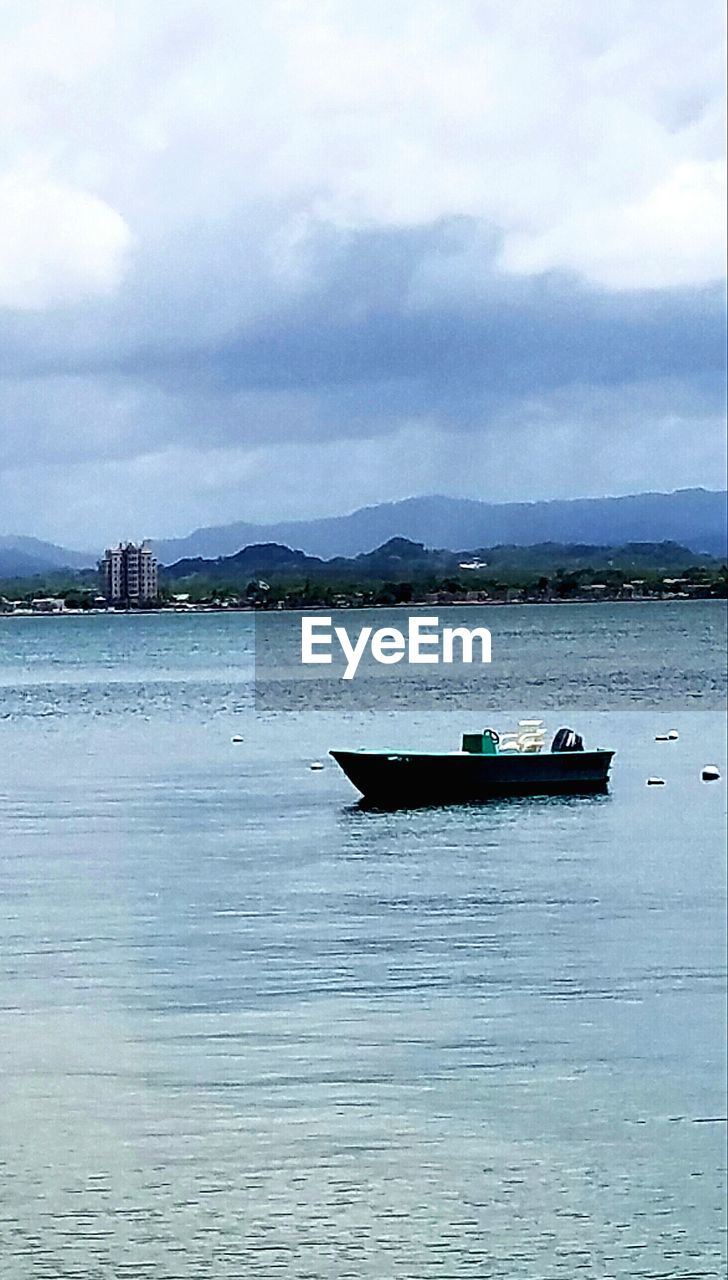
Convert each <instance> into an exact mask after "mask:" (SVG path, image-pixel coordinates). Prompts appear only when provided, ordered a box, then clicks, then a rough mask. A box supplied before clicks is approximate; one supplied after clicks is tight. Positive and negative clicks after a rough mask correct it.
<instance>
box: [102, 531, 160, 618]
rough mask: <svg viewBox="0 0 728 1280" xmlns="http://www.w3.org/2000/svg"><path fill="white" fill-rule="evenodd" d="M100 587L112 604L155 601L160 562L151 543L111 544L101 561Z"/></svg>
mask: <svg viewBox="0 0 728 1280" xmlns="http://www.w3.org/2000/svg"><path fill="white" fill-rule="evenodd" d="M100 570H101V587H102V591H103V593H104V595H105V597H106V599H107V600H108V602H109V604H141V603H144V602H145V601H148V600H156V598H157V594H158V583H157V561H156V560H155V558H154V555H153V554H152V548H151V547H150V545H149V543H148V542H142V544H141V546H136V545H135V543H133V542H126V543H121V542H120V543H119V545H118V547H109V548H107V550H106V551H105V552H104V558H103V560H102V561H101V566H100Z"/></svg>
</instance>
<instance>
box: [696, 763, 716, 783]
mask: <svg viewBox="0 0 728 1280" xmlns="http://www.w3.org/2000/svg"><path fill="white" fill-rule="evenodd" d="M700 776H701V778H702V779H703V782H717V781H718V779H719V778H720V769H718V767H717V766H716V765H714V764H706V765H704V766H703V772H702V773H701V775H700Z"/></svg>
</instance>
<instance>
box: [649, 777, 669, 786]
mask: <svg viewBox="0 0 728 1280" xmlns="http://www.w3.org/2000/svg"><path fill="white" fill-rule="evenodd" d="M647 785H648V787H664V785H665V779H664V778H648V779H647Z"/></svg>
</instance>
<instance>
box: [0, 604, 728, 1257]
mask: <svg viewBox="0 0 728 1280" xmlns="http://www.w3.org/2000/svg"><path fill="white" fill-rule="evenodd" d="M440 612H441V614H444V613H445V611H440ZM461 616H462V615H458V612H457V610H455V611H452V613H451V617H452V618H453V619H455V618H458V617H461ZM466 616H467V620H468V621H469V623H470V625H474V624H475V620H476V616H477V619H478V621H480V622H482V621H483V620H485V621H486V624H487V625H490V627H491V629H492V631H493V654H494V662H493V666H492V668H490V669H489V671H488V672H487V673H485V674H483V673H481V674H478V675H474V674H472V673H471V674H470V675H469V676H466V677H465V678H463V680H459V681H458V680H456V681H455V682H454V683H451V684H449V685H448V686H447V687H446V688H436V687H433V689H432V690H430V691H428V694H427V696H426V697H422V696H421V690H420V689H419V687H418V686H416V684H415V683H414V682H416V681H418V680H421V679H422V678H423V677H422V676H421V674H420V672H419V671H415V672H413V671H412V670H410V671H409V672H408V671H399V669H398V671H397V675H396V678H395V679H394V681H393V682H392V681H389V682H387V683H386V685H383V686H382V695H381V700H380V702H381V705H374V706H372V707H370V708H369V709H363V710H357V709H355V708H352V707H350V706H347V705H344V704H343V703H342V704H340V705H339V704H337V698H336V695H335V694H332V695H331V696H329V697H328V698H326V699H325V700H324V710H322V711H320V712H314V711H311V710H310V709H306V708H303V709H301V710H300V711H298V712H292V711H290V710H289V711H279V712H276V711H274V710H273V711H267V712H264V713H260V712H259V713H258V714H257V715H256V714H255V713H254V711H253V708H252V701H251V698H252V688H251V676H252V663H251V652H252V632H251V620H250V618H249V617H246V616H245V615H234V616H225V615H205V616H195V617H184V616H159V615H157V616H149V617H128V618H125V617H118V618H110V619H106V618H102V617H95V618H60V619H53V618H38V619H0V761H1V763H2V772H1V774H0V841H1V842H2V858H1V860H0V886H1V889H2V908H1V911H0V1071H1V1072H2V1095H1V1098H0V1257H1V1258H2V1276H3V1280H5V1277H7V1280H21V1278H22V1280H24V1278H25V1277H28V1278H29V1280H30V1278H31V1277H32V1278H33V1280H39V1278H43V1280H45V1278H46V1277H47V1278H49V1280H50V1278H51V1277H54V1278H56V1277H57V1278H59V1280H60V1278H63V1280H66V1278H68V1280H70V1278H71V1277H77V1278H78V1280H93V1278H94V1277H99V1278H101V1277H104V1278H107V1277H108V1278H112V1277H113V1280H117V1278H121V1277H130V1278H133V1280H146V1278H149V1280H167V1278H169V1280H177V1278H179V1280H205V1278H207V1277H209V1278H211V1280H213V1278H214V1280H229V1278H232V1277H235V1278H238V1277H244V1278H246V1280H247V1277H251V1278H253V1277H265V1278H266V1280H267V1278H268V1277H274V1276H284V1277H286V1278H287V1280H288V1278H291V1280H304V1277H311V1278H316V1280H317V1278H319V1277H321V1278H322V1280H323V1278H326V1280H346V1278H347V1277H351V1278H352V1280H354V1278H356V1280H359V1277H372V1278H373V1280H387V1278H389V1277H391V1278H392V1280H410V1278H411V1280H435V1278H436V1277H439V1278H442V1280H445V1278H447V1280H459V1278H460V1277H478V1278H481V1277H483V1278H485V1277H498V1278H502V1280H516V1278H518V1277H528V1278H529V1280H550V1278H551V1277H553V1280H557V1278H560V1277H564V1278H568V1280H573V1277H575V1276H579V1275H584V1276H589V1277H598V1278H599V1280H607V1278H608V1277H615V1280H625V1278H626V1277H662V1278H666V1277H671V1278H678V1277H679V1278H680V1280H688V1278H689V1277H691V1278H692V1277H718V1276H721V1277H722V1276H723V1275H724V1273H725V1254H724V1245H723V1231H724V1228H725V1209H724V1205H725V1163H726V1161H725V1151H726V1146H725V1142H726V1131H725V1064H724V1058H723V1034H724V1032H723V1028H724V1021H725V1018H724V1013H725V995H724V992H725V983H724V979H725V974H724V968H725V861H724V832H725V802H726V787H725V776H726V765H725V737H724V730H723V715H722V708H723V699H724V696H725V693H724V685H723V680H724V673H725V657H724V653H725V613H724V610H723V609H722V607H721V606H720V605H717V604H711V603H706V604H699V603H690V604H684V605H681V604H669V605H667V604H666V605H652V604H650V605H647V604H646V605H644V606H643V605H638V604H637V605H625V606H614V607H610V606H607V605H603V606H596V607H589V606H558V607H553V608H548V607H544V608H530V609H523V608H520V609H519V608H517V607H514V608H502V609H494V610H490V611H487V610H484V611H480V610H477V611H476V610H472V609H471V610H468V611H467V615H466ZM393 618H394V619H395V620H396V621H397V622H398V623H399V624H401V619H402V615H401V613H398V614H397V615H393ZM371 620H372V619H370V621H371ZM373 620H374V622H375V624H376V625H384V623H385V621H386V620H387V619H386V615H385V614H383V613H382V612H378V613H377V614H376V615H375V617H374V619H373ZM390 621H392V619H390ZM544 712H545V713H547V720H548V727H549V730H551V731H553V730H554V729H556V728H558V727H559V726H560V725H561V724H568V725H572V726H573V727H574V728H576V729H577V730H579V731H580V732H582V733H583V734H584V736H585V738H586V739H587V740H588V742H589V743H591V744H593V745H602V746H610V747H614V748H616V749H617V752H618V754H617V757H616V761H615V767H614V771H613V780H612V787H611V792H610V794H609V795H608V796H599V797H593V798H583V799H582V798H565V799H559V798H552V799H533V800H525V801H510V802H504V803H497V804H491V805H489V806H484V807H481V808H478V807H465V808H460V809H454V808H452V809H446V808H445V809H430V810H420V811H412V812H401V813H390V814H381V813H380V814H377V813H367V812H364V811H362V810H361V809H359V808H358V807H357V805H356V795H355V793H354V792H353V790H352V789H351V787H350V785H349V783H348V782H347V781H346V779H345V778H344V777H343V775H341V774H339V773H338V772H337V771H336V769H335V767H334V766H333V765H332V764H327V767H326V768H325V769H324V770H323V771H322V772H312V771H311V770H310V769H309V764H310V762H311V761H312V760H314V759H323V760H325V759H326V751H327V749H328V748H329V747H330V746H334V745H337V744H338V745H343V746H346V745H355V746H356V745H362V744H365V743H366V744H367V745H390V746H391V745H404V746H406V745H412V744H415V745H417V744H419V745H423V746H425V745H432V746H437V745H442V744H447V745H448V746H453V747H454V746H457V744H458V741H459V735H460V733H461V732H462V731H463V730H464V729H468V728H481V727H482V726H483V724H486V723H491V724H494V725H496V726H497V727H498V726H500V727H503V726H504V725H506V726H507V725H508V724H509V723H510V722H511V721H512V720H513V719H514V718H517V717H519V716H528V715H531V716H534V715H536V716H537V715H539V714H542V713H544ZM669 729H677V730H678V732H679V735H680V737H679V740H678V741H677V742H675V743H656V742H655V741H654V736H655V733H658V732H662V731H666V730H669ZM233 735H241V736H242V738H243V742H242V743H239V744H233V743H232V741H231V738H232V736H233ZM706 763H714V764H717V765H718V766H719V767H720V768H721V771H722V774H723V779H724V780H723V781H721V782H719V783H715V784H704V783H702V782H701V781H700V769H701V767H702V766H703V765H704V764H706ZM651 774H658V775H660V776H661V777H663V778H664V779H665V781H666V785H665V786H664V787H660V788H648V787H646V785H645V782H646V778H647V777H648V776H649V775H651Z"/></svg>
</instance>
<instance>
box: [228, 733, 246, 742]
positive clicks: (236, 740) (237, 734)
mask: <svg viewBox="0 0 728 1280" xmlns="http://www.w3.org/2000/svg"><path fill="white" fill-rule="evenodd" d="M230 741H231V742H242V741H243V739H242V738H241V737H240V734H239V733H236V734H235V736H234V737H233V738H231V739H230Z"/></svg>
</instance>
